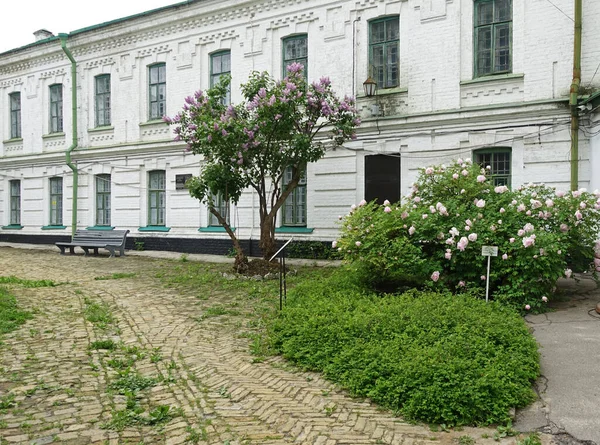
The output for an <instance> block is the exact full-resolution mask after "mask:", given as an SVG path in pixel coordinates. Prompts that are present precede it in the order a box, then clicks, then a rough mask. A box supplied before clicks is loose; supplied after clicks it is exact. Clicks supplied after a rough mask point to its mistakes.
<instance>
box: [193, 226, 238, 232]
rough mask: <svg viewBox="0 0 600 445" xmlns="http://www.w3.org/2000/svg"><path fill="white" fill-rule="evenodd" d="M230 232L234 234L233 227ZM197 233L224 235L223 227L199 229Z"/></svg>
mask: <svg viewBox="0 0 600 445" xmlns="http://www.w3.org/2000/svg"><path fill="white" fill-rule="evenodd" d="M231 230H232V231H234V232H235V227H232V228H231ZM198 232H213V233H226V230H225V227H223V226H209V227H200V228H199V229H198Z"/></svg>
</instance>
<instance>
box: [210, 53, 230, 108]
mask: <svg viewBox="0 0 600 445" xmlns="http://www.w3.org/2000/svg"><path fill="white" fill-rule="evenodd" d="M230 75H231V52H230V51H220V52H218V53H215V54H212V55H211V56H210V86H211V87H213V86H215V85H216V84H218V83H219V81H220V80H221V77H223V76H230ZM230 103H231V85H229V87H228V89H227V95H226V96H225V101H224V104H225V105H229V104H230Z"/></svg>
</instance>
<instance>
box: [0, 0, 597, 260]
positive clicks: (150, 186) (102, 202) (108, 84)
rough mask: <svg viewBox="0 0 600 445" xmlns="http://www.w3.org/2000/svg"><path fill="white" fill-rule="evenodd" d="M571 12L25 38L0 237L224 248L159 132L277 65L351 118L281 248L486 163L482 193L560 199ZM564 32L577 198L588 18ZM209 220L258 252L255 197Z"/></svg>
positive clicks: (0, 90) (428, 15)
mask: <svg viewBox="0 0 600 445" xmlns="http://www.w3.org/2000/svg"><path fill="white" fill-rule="evenodd" d="M572 3H573V2H572V1H570V0H554V1H553V2H552V3H550V2H548V1H547V0H534V1H527V2H525V1H514V2H513V1H512V0H360V1H346V0H227V1H221V0H190V1H186V2H182V3H178V4H174V5H171V6H166V7H164V8H160V9H157V10H153V11H149V12H146V13H143V14H139V15H136V16H132V17H127V18H122V19H116V20H114V21H113V22H108V23H103V24H100V25H97V26H93V27H89V28H85V29H80V30H76V31H73V32H71V33H69V34H66V35H61V36H60V37H59V36H53V35H52V34H51V33H43V32H42V35H41V40H39V41H37V42H35V43H32V44H31V45H28V46H25V47H21V48H16V49H14V50H12V51H8V52H5V53H3V54H0V140H1V141H2V143H1V145H0V226H1V229H0V241H12V242H31V243H48V242H53V241H56V240H62V239H65V238H68V236H69V235H70V233H71V229H72V228H73V226H75V225H76V226H77V227H78V228H95V229H99V230H110V229H111V228H119V229H130V230H131V232H132V233H131V235H132V239H131V240H130V241H129V242H131V243H133V241H136V242H137V243H138V245H140V246H141V245H144V247H145V248H147V249H166V250H178V251H184V252H206V253H224V252H227V250H228V249H229V246H230V243H229V240H228V237H227V235H226V233H225V232H224V231H223V229H222V227H220V226H219V225H218V222H217V221H215V220H214V218H211V216H210V213H209V212H208V211H207V209H206V207H205V206H203V205H201V204H200V203H199V202H198V201H197V200H195V199H194V198H192V197H190V196H189V194H188V192H187V190H186V189H185V187H184V184H185V180H186V179H187V178H188V177H189V176H190V175H194V174H197V173H198V171H199V169H200V168H201V164H202V160H201V158H200V157H199V156H195V155H193V154H190V153H188V152H186V151H185V145H184V144H182V143H180V142H174V141H173V134H172V128H169V126H168V125H167V124H165V123H164V122H163V121H162V117H163V116H164V115H168V116H173V115H175V114H176V113H177V112H178V111H179V110H180V109H181V107H182V106H183V103H184V98H185V97H186V96H188V95H190V94H192V93H193V92H194V91H196V90H199V89H202V90H204V89H206V88H208V87H210V86H211V85H213V84H214V83H215V82H216V81H218V79H219V78H220V76H222V75H224V74H229V75H231V78H232V83H231V84H232V87H231V93H230V95H231V97H230V100H231V101H232V102H237V101H239V100H240V99H241V92H240V90H239V88H238V87H239V85H240V84H241V83H243V82H244V81H245V80H246V79H247V78H248V75H249V74H250V73H251V72H252V71H254V70H257V71H268V72H270V73H271V74H273V75H275V76H281V75H282V74H283V72H284V70H285V66H286V65H287V64H289V63H291V62H300V63H303V64H304V65H305V66H306V71H307V77H308V80H309V81H313V80H316V79H319V78H320V77H322V76H328V77H330V78H331V81H332V84H333V87H334V89H335V91H337V92H338V93H339V94H341V95H344V94H348V95H354V96H356V97H357V105H358V108H359V110H360V111H361V115H362V120H363V123H362V125H361V127H360V128H359V129H358V138H357V140H355V141H351V142H348V143H346V144H344V146H343V147H339V148H337V149H335V150H330V151H329V152H328V153H327V154H326V156H325V158H324V159H322V160H320V161H318V162H316V163H314V164H311V165H309V166H308V169H307V174H306V178H305V180H304V181H303V182H302V183H301V185H300V187H299V188H298V189H297V190H296V191H295V192H294V194H293V195H292V196H291V197H290V198H289V199H288V202H287V204H286V206H284V208H283V209H282V211H281V214H280V216H279V218H278V225H279V226H280V227H278V229H277V232H278V236H279V237H280V238H281V239H282V240H283V239H287V238H289V237H290V236H292V235H293V236H294V238H295V239H297V240H319V241H331V240H333V239H334V238H335V237H336V235H337V231H338V226H337V221H338V215H343V214H345V213H347V211H348V209H349V207H350V206H351V205H352V204H353V203H356V202H358V201H360V200H361V199H363V198H365V199H367V200H371V199H379V200H384V199H389V200H390V201H396V200H398V199H400V197H401V196H402V195H404V194H406V193H407V192H408V191H409V189H410V186H411V184H412V182H413V181H414V179H415V178H416V175H417V174H418V170H419V169H420V168H423V167H425V166H428V165H432V164H442V163H448V162H450V161H451V160H452V159H457V158H459V157H461V158H472V159H473V160H474V161H476V162H481V163H485V164H486V165H491V167H492V174H493V175H494V181H495V182H497V183H498V184H508V185H510V186H512V187H515V186H518V185H520V184H523V183H529V182H543V183H546V184H549V185H552V186H556V187H558V188H562V189H568V188H570V186H571V183H570V178H571V167H572V166H571V139H572V137H571V135H572V131H571V124H572V115H573V113H572V111H573V108H572V107H570V106H569V98H570V97H569V93H570V88H571V84H572V83H573V59H574V50H573V47H574V25H573V20H574V15H573V5H572ZM582 17H583V21H582V23H583V26H582V29H583V32H582V42H583V43H582V58H581V68H582V71H581V91H580V94H579V97H578V98H577V99H578V102H577V106H576V114H577V116H578V118H579V124H580V128H579V131H578V134H579V143H578V154H577V157H578V159H577V165H578V167H579V172H578V176H577V184H578V186H579V187H586V188H588V189H595V188H600V136H599V134H600V117H599V116H600V113H599V112H598V105H599V102H600V100H599V98H598V94H597V93H596V92H597V91H598V90H599V89H600V72H599V71H600V70H599V69H598V68H599V67H600V45H599V44H598V42H599V41H600V28H598V26H596V24H597V23H598V22H599V21H600V3H599V2H585V4H584V5H583V14H582ZM63 47H64V48H63ZM69 54H70V55H71V58H72V60H71V58H70V57H69ZM72 71H74V72H75V82H74V80H73V77H72ZM367 80H369V81H372V82H374V84H375V85H376V90H375V94H374V95H367V94H366V93H365V89H364V85H363V84H364V82H365V81H367ZM75 123H76V125H74V124H75ZM73 170H76V172H77V179H76V180H75V175H74V171H73ZM74 197H76V199H75V200H74ZM220 205H221V206H222V207H223V208H225V207H227V206H229V208H230V212H229V213H230V220H231V222H232V225H233V226H234V227H236V233H237V235H238V237H239V238H240V239H241V240H244V242H246V247H247V248H248V249H249V253H251V254H258V252H257V251H256V250H255V251H252V246H253V245H254V246H255V243H254V242H255V241H256V240H258V237H259V233H260V231H259V219H258V203H257V201H256V196H255V195H254V194H253V192H252V191H251V190H248V191H247V192H246V193H244V195H243V196H242V199H241V200H240V202H239V204H238V205H237V206H233V205H231V204H229V203H226V202H222V203H220ZM129 247H132V245H130V246H129Z"/></svg>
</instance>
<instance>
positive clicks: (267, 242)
mask: <svg viewBox="0 0 600 445" xmlns="http://www.w3.org/2000/svg"><path fill="white" fill-rule="evenodd" d="M273 222H274V220H273V218H272V217H271V215H270V214H267V215H266V216H265V218H264V219H263V220H262V221H261V222H260V243H259V246H260V250H261V251H262V254H263V259H264V260H266V261H269V260H270V259H271V257H272V256H273V255H274V254H275V252H277V244H276V243H275V228H274V227H273V226H274V224H273Z"/></svg>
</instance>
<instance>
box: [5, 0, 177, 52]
mask: <svg viewBox="0 0 600 445" xmlns="http://www.w3.org/2000/svg"><path fill="white" fill-rule="evenodd" d="M180 2H181V0H102V1H89V0H52V1H49V0H0V53H2V52H5V51H8V50H11V49H14V48H18V47H20V46H23V45H28V44H30V43H33V42H35V37H34V36H33V33H34V32H35V31H37V30H39V29H47V30H48V31H51V32H52V33H54V35H58V34H59V33H63V32H64V33H69V32H71V31H75V30H76V29H80V28H85V27H87V26H91V25H97V24H98V23H102V22H107V21H110V20H114V19H118V18H121V17H125V16H128V15H132V14H137V13H140V12H144V11H148V10H151V9H156V8H160V7H162V6H168V5H172V4H175V3H180Z"/></svg>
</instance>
